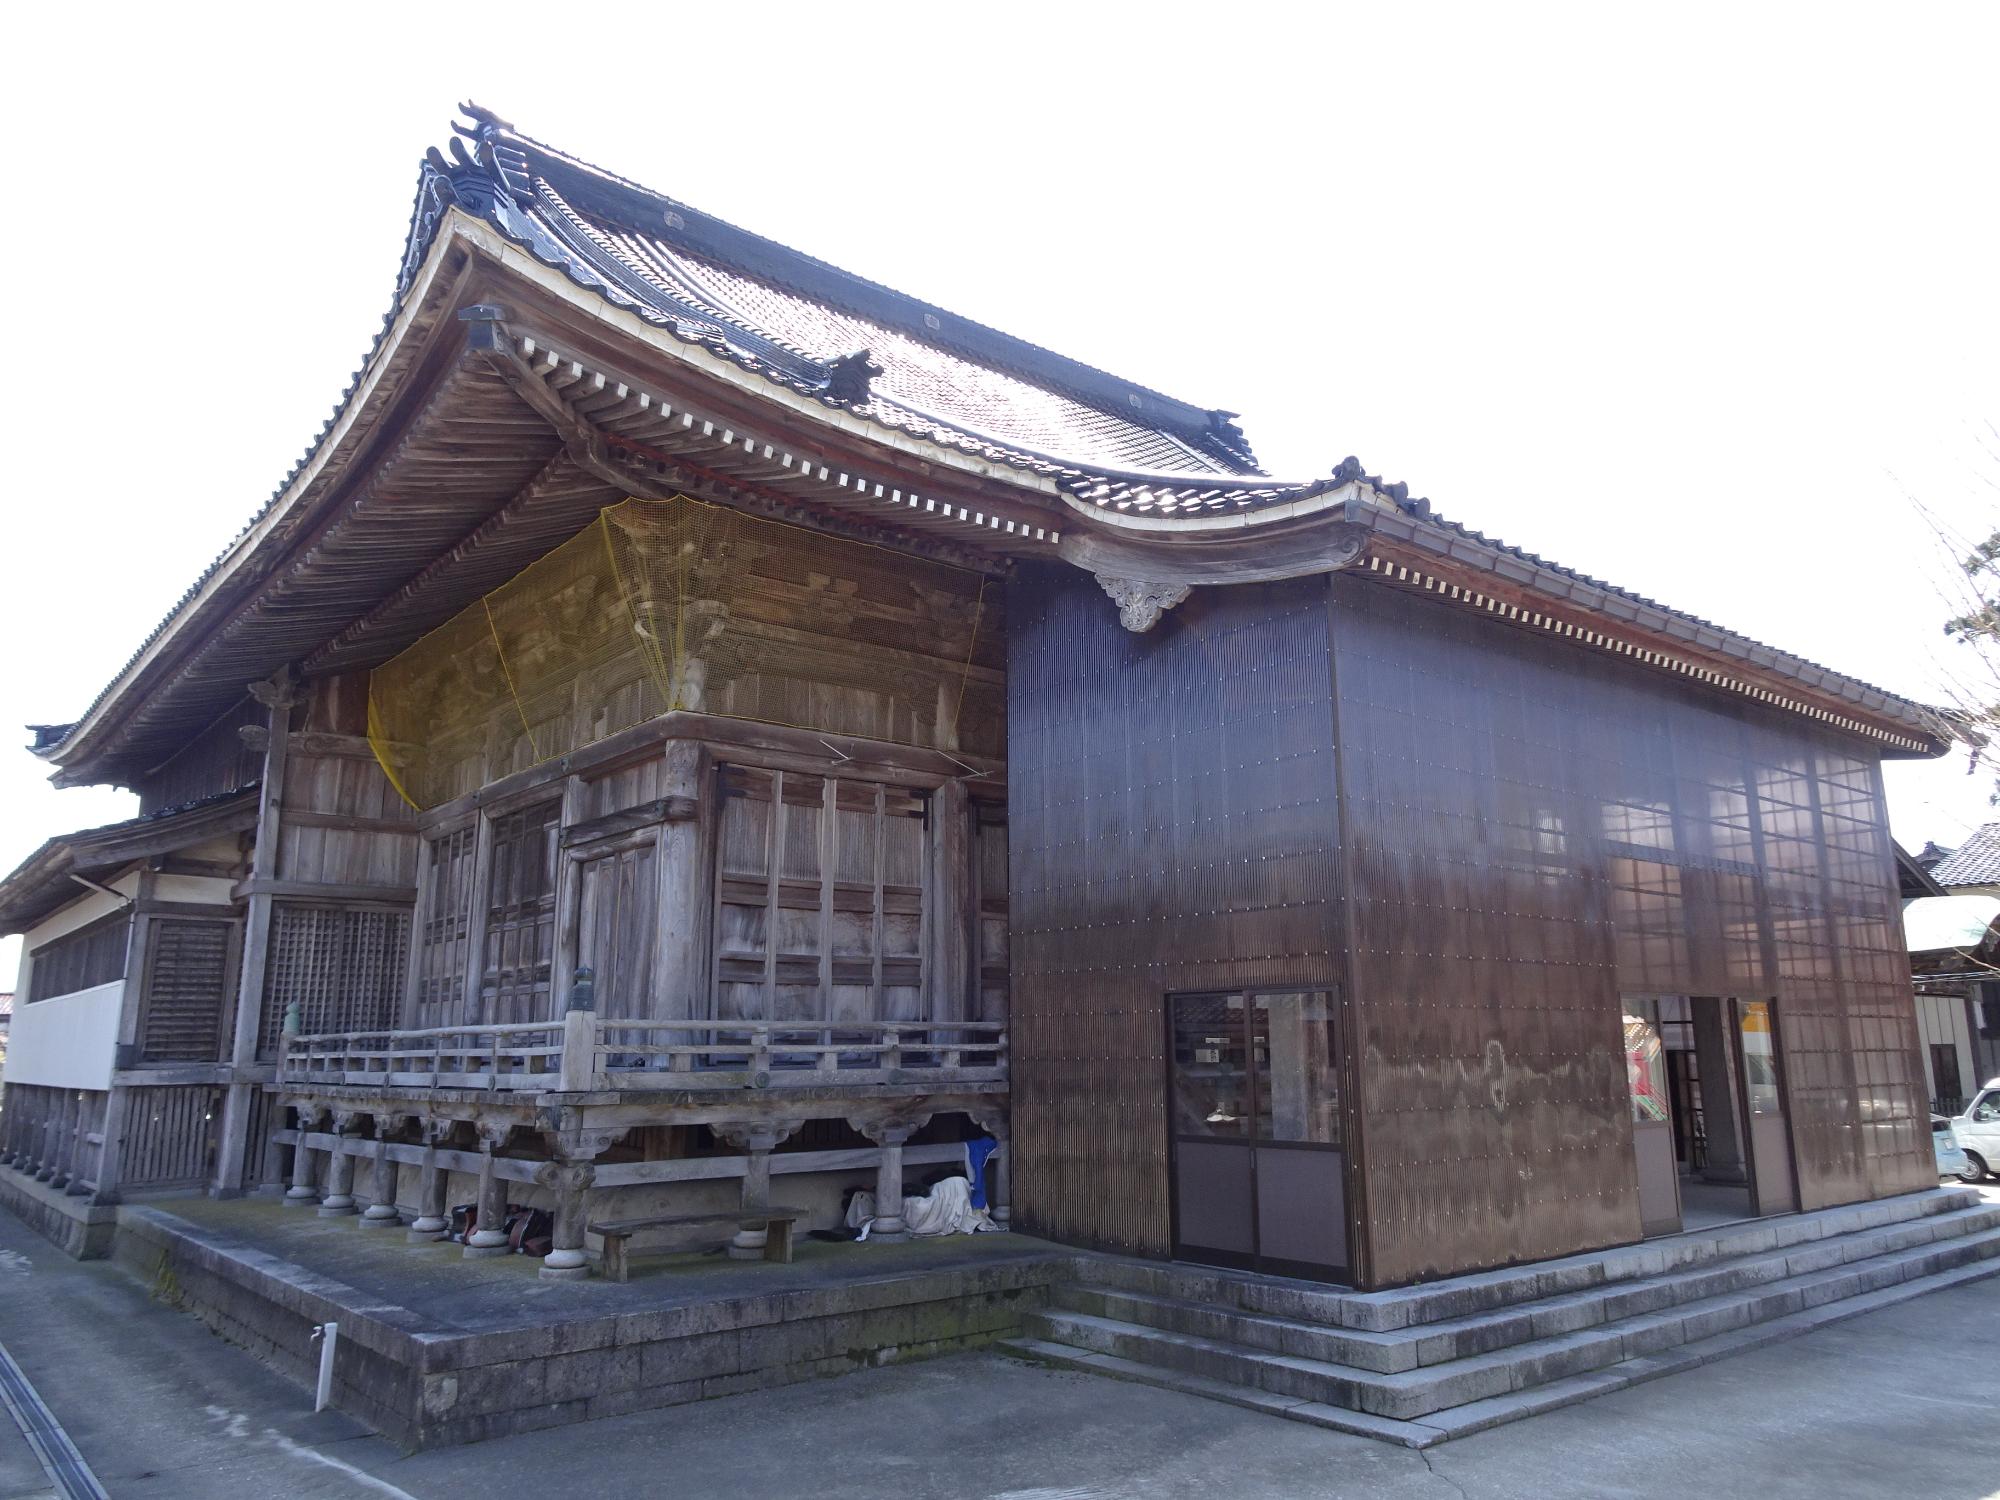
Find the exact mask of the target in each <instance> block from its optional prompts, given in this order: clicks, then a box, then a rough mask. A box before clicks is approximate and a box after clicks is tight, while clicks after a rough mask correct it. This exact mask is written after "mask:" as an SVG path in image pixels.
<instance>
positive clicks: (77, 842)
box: [0, 783, 257, 934]
mask: <svg viewBox="0 0 2000 1500" xmlns="http://www.w3.org/2000/svg"><path fill="white" fill-rule="evenodd" d="M256 822H257V787H256V785H255V784H254V783H253V784H252V785H250V786H246V787H239V788H237V789H236V790H235V791H229V792H218V793H216V794H215V795H214V796H212V797H199V798H196V799H195V800H193V801H190V802H183V803H181V804H179V805H178V806H175V807H162V808H156V809H155V810H154V811H152V812H149V813H141V814H140V815H139V816H138V817H136V818H127V819H125V820H124V821H123V822H120V823H104V824H101V825H99V826H98V827H96V828H79V829H78V830H76V831H75V832H74V833H63V834H58V835H56V837H54V838H52V839H48V840H46V841H45V842H44V843H43V844H42V846H41V847H40V848H39V849H37V850H36V851H35V852H34V853H33V854H30V855H29V856H28V857H27V858H26V859H24V860H22V861H21V863H20V864H19V865H17V866H15V868H14V869H13V871H12V872H11V873H9V874H8V875H7V876H6V877H5V878H4V879H0V934H10V933H16V932H25V931H26V930H27V929H28V928H30V927H32V926H34V925H35V924H36V923H37V922H39V921H41V920H42V919H43V918H44V917H46V916H48V915H49V914H50V913H52V912H55V911H58V910H60V909H61V908H62V907H64V906H67V905H68V904H69V903H70V902H71V901H74V900H75V899H76V898H77V897H79V896H81V895H82V894H83V893H84V890H85V887H83V886H82V885H80V884H79V883H78V882H77V881H76V880H74V879H72V878H71V877H72V876H77V875H80V876H83V877H84V878H85V879H94V878H96V877H98V876H101V875H104V874H106V873H107V872H109V871H113V870H117V869H120V868H122V867H123V866H125V865H129V864H131V863H132V862H133V861H134V860H138V859H146V858H149V857H150V856H152V855H156V854H167V853H171V852H173V851H174V850H176V849H185V848H187V847H189V846H190V845H193V844H199V843H202V842H204V841H206V840H208V839H212V838H215V837H216V836H217V835H218V834H227V833H237V832H241V831H242V830H244V829H248V828H252V827H255V826H256Z"/></svg>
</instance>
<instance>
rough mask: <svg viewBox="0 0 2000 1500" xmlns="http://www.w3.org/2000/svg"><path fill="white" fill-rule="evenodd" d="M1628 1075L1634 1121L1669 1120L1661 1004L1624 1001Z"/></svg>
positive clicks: (1626, 1072)
mask: <svg viewBox="0 0 2000 1500" xmlns="http://www.w3.org/2000/svg"><path fill="white" fill-rule="evenodd" d="M1625 1076H1626V1080H1627V1082H1629V1083H1630V1085H1631V1089H1632V1118H1633V1119H1634V1120H1639V1121H1646V1120H1653V1121H1662V1122H1664V1121H1667V1120H1669V1119H1671V1118H1672V1117H1671V1115H1670V1114H1669V1112H1668V1109H1667V1059H1666V1051H1665V1048H1664V1047H1663V1046H1662V1044H1661V1040H1660V1018H1659V1005H1658V1002H1657V1001H1653V1000H1634V999H1631V998H1629V997H1628V998H1627V999H1626V1001H1625Z"/></svg>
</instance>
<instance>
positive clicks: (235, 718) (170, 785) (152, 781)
mask: <svg viewBox="0 0 2000 1500" xmlns="http://www.w3.org/2000/svg"><path fill="white" fill-rule="evenodd" d="M265 719H266V715H265V710H264V708H263V706H262V705H261V704H259V703H257V702H256V701H255V700H254V699H252V698H251V697H250V696H249V695H248V694H245V695H244V698H243V700H242V701H241V702H240V703H238V704H237V705H236V706H235V707H234V708H232V709H230V710H229V712H228V713H226V714H224V715H223V716H222V717H221V718H219V719H217V720H216V721H215V722H214V723H213V724H211V725H209V726H208V728H206V729H204V730H203V731H202V732H201V733H200V734H198V735H196V736H195V737H194V738H193V739H191V740H189V741H188V742H187V744H185V745H184V746H182V747H181V748H180V749H179V750H178V751H176V752H175V753H174V755H173V756H172V758H171V759H169V760H166V761H164V762H162V763H161V764H160V765H159V766H157V767H155V768H154V769H153V770H151V771H149V772H147V773H146V775H144V776H143V777H141V778H140V779H139V781H138V782H137V783H136V784H135V785H134V786H133V788H132V790H134V791H135V792H137V793H138V794H139V811H140V812H141V813H150V812H158V811H159V810H160V809H161V808H165V807H178V806H180V805H181V804H182V803H183V802H193V801H195V800H197V799H198V798H201V797H212V796H215V795H216V794H217V793H219V792H233V791H235V790H236V789H237V788H238V787H244V786H248V785H250V783H251V782H253V781H255V780H256V779H257V778H258V777H259V776H261V775H262V774H263V770H264V754H263V751H262V750H256V749H252V748H251V747H250V746H248V745H246V744H245V743H244V742H243V737H242V736H241V735H240V734H238V733H237V731H238V730H239V729H242V728H243V727H245V726H246V725H254V726H256V727H258V728H260V729H261V728H262V727H263V725H264V723H265Z"/></svg>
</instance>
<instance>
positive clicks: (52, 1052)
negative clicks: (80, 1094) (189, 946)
mask: <svg viewBox="0 0 2000 1500" xmlns="http://www.w3.org/2000/svg"><path fill="white" fill-rule="evenodd" d="M124 1001H125V981H124V980H122V979H114V980H113V981H112V982H111V983H109V984H100V985H98V986H96V987H95V988H93V989H87V990H77V991H76V992H74V993H73V994H68V995H57V996H55V997H54V998H53V999H49V1000H37V1001H36V1002H35V1003H34V1004H33V1005H26V1004H22V1003H19V1002H17V1003H16V1004H15V1006H14V1024H13V1026H12V1027H11V1028H10V1030H9V1033H8V1037H7V1081H8V1082H9V1083H35V1084H42V1085H45V1086H47V1087H49V1088H61V1089H108V1088H110V1087H111V1068H112V1064H113V1062H114V1061H115V1060H116V1058H117V1055H118V1015H119V1011H120V1010H121V1009H122V1007H123V1005H124Z"/></svg>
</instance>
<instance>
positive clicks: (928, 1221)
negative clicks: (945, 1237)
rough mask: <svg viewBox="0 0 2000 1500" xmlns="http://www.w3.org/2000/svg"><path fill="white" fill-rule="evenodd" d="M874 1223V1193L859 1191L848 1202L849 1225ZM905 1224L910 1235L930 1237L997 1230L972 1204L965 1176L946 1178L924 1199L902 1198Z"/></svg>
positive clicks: (861, 1226) (860, 1227)
mask: <svg viewBox="0 0 2000 1500" xmlns="http://www.w3.org/2000/svg"><path fill="white" fill-rule="evenodd" d="M874 1222H875V1195H874V1194H873V1193H870V1192H866V1191H863V1192H858V1193H856V1194H855V1195H854V1197H853V1199H852V1200H851V1201H850V1202H849V1203H848V1205H847V1227H848V1228H849V1229H858V1230H860V1231H861V1238H863V1239H866V1238H868V1230H869V1228H870V1226H871V1225H873V1224H874ZM903 1226H904V1227H905V1228H906V1229H908V1230H909V1232H910V1233H911V1235H913V1236H915V1237H918V1238H922V1239H928V1238H930V1237H931V1236H933V1235H939V1234H981V1233H984V1232H986V1231H988V1230H997V1229H999V1227H1000V1226H999V1225H998V1224H995V1223H994V1222H993V1220H992V1218H991V1216H990V1215H988V1214H987V1212H986V1210H985V1209H983V1208H974V1207H973V1206H972V1184H971V1183H970V1182H967V1181H966V1180H965V1179H964V1178H963V1177H947V1178H945V1179H944V1180H943V1181H942V1182H939V1183H938V1184H937V1185H936V1186H935V1187H933V1188H932V1189H931V1190H930V1192H929V1193H928V1194H926V1195H925V1196H923V1197H921V1198H905V1199H904V1200H903Z"/></svg>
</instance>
